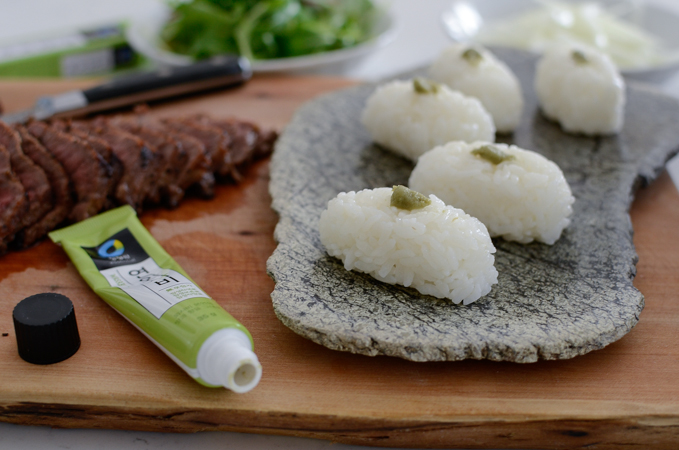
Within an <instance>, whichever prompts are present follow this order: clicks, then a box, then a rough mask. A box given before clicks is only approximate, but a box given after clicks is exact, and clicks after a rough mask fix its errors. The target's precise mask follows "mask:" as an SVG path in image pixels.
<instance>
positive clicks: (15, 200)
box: [0, 145, 28, 255]
mask: <svg viewBox="0 0 679 450" xmlns="http://www.w3.org/2000/svg"><path fill="white" fill-rule="evenodd" d="M27 210H28V200H27V199H26V193H25V191H24V187H23V185H22V184H21V182H20V181H19V179H18V178H17V176H16V175H15V174H14V172H13V171H12V165H11V163H10V154H9V150H7V149H6V148H5V147H4V146H3V145H0V255H2V254H4V253H5V252H7V244H9V242H10V241H11V240H12V239H13V238H14V234H15V233H16V232H17V231H18V230H19V229H20V228H21V224H22V223H23V215H24V213H25V212H26V211H27Z"/></svg>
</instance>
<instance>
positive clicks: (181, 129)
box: [163, 117, 233, 176]
mask: <svg viewBox="0 0 679 450" xmlns="http://www.w3.org/2000/svg"><path fill="white" fill-rule="evenodd" d="M163 123H165V124H166V125H167V126H168V127H170V128H171V129H173V130H175V131H176V132H178V133H183V134H188V135H189V136H192V137H194V138H196V139H198V140H199V141H200V142H202V143H203V145H205V150H206V151H207V153H208V154H209V155H210V160H211V165H210V171H212V172H213V173H214V174H216V175H218V176H225V175H228V174H229V173H231V169H232V167H233V163H232V161H231V152H230V150H229V148H230V147H231V138H230V136H229V135H228V134H224V133H223V132H222V131H221V130H220V129H219V128H217V127H215V126H213V125H211V124H208V123H201V122H198V121H196V120H194V119H193V118H192V117H183V118H174V117H173V118H166V119H163Z"/></svg>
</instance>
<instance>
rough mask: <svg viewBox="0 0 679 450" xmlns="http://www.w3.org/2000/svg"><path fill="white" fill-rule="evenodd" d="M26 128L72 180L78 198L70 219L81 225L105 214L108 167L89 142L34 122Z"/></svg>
mask: <svg viewBox="0 0 679 450" xmlns="http://www.w3.org/2000/svg"><path fill="white" fill-rule="evenodd" d="M26 128H27V129H28V131H29V133H31V134H32V135H33V136H35V137H36V138H37V139H38V141H40V143H41V144H42V145H43V146H44V147H45V148H46V149H47V150H48V151H49V152H50V153H51V154H52V155H53V156H54V157H55V158H56V160H57V161H59V163H60V164H61V165H62V166H63V167H64V170H65V171H66V173H67V174H68V176H69V179H70V181H71V189H72V191H73V193H74V194H75V198H76V201H75V205H74V206H73V209H72V210H71V213H70V214H69V219H70V220H71V221H74V222H78V221H81V220H85V219H87V218H88V217H91V216H94V215H96V214H97V213H98V212H99V211H101V210H102V208H103V207H104V205H105V204H106V196H107V193H108V188H109V184H110V180H109V178H108V172H109V165H108V163H107V162H106V161H105V160H104V159H103V158H102V157H101V156H100V155H99V154H98V153H97V152H96V151H95V150H94V149H93V148H92V146H91V145H89V144H88V143H87V142H85V141H83V140H82V139H80V138H78V137H77V136H73V135H72V134H69V133H66V132H64V131H61V130H58V129H56V128H55V127H52V126H50V125H49V124H47V123H46V122H42V121H37V120H36V121H32V122H30V123H29V124H28V126H27V127H26Z"/></svg>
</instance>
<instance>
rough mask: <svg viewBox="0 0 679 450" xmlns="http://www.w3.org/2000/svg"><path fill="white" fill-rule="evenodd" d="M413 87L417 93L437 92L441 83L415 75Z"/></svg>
mask: <svg viewBox="0 0 679 450" xmlns="http://www.w3.org/2000/svg"><path fill="white" fill-rule="evenodd" d="M413 89H414V90H415V92H417V93H418V94H437V93H438V92H439V90H440V89H441V85H440V84H438V83H436V82H434V81H431V80H427V79H425V78H421V77H416V78H414V79H413Z"/></svg>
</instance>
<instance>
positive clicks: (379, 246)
mask: <svg viewBox="0 0 679 450" xmlns="http://www.w3.org/2000/svg"><path fill="white" fill-rule="evenodd" d="M319 231H320V237H321V242H322V243H323V245H324V246H325V248H326V250H327V252H328V254H329V255H331V256H334V257H337V258H340V259H341V260H342V262H343V263H344V267H345V269H347V270H356V271H359V272H364V273H368V274H370V275H372V276H373V277H374V278H376V279H377V280H380V281H382V282H385V283H389V284H399V285H403V286H406V287H412V288H415V289H417V290H418V291H419V292H421V293H422V294H426V295H431V296H434V297H437V298H448V299H450V300H452V301H453V302H454V303H456V304H457V303H460V302H462V303H464V304H465V305H467V304H469V303H472V302H474V301H475V300H477V299H479V298H480V297H482V296H484V295H486V294H487V293H488V292H490V290H491V286H492V285H493V284H495V283H497V270H496V269H495V267H494V262H495V258H494V256H493V253H495V247H494V246H493V243H492V240H491V238H490V236H489V235H488V231H487V230H486V227H485V226H484V225H483V224H482V223H481V222H480V221H479V220H477V219H475V218H474V217H471V216H470V215H468V214H465V212H464V211H462V210H460V209H456V208H453V207H452V206H446V205H445V204H444V203H443V202H442V201H441V200H440V199H438V198H436V196H434V195H430V196H429V197H425V196H423V195H422V194H419V193H417V192H413V191H411V190H410V189H408V188H406V187H404V186H398V187H394V188H393V189H392V188H377V189H366V190H362V191H359V192H353V191H352V192H342V193H340V194H339V195H338V196H337V197H336V198H334V199H332V200H330V202H328V207H327V209H326V210H325V211H323V213H322V214H321V217H320V223H319Z"/></svg>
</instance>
